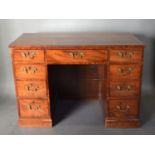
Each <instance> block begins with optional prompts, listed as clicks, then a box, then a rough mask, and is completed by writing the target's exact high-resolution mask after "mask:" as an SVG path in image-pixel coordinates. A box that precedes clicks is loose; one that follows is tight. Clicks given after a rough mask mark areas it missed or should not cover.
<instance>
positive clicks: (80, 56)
mask: <svg viewBox="0 0 155 155" xmlns="http://www.w3.org/2000/svg"><path fill="white" fill-rule="evenodd" d="M106 59H107V53H106V50H47V62H48V63H49V64H104V63H105V61H106Z"/></svg>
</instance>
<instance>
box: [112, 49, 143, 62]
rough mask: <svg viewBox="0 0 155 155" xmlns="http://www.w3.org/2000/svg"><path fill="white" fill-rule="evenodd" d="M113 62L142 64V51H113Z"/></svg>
mask: <svg viewBox="0 0 155 155" xmlns="http://www.w3.org/2000/svg"><path fill="white" fill-rule="evenodd" d="M109 52H110V61H111V62H138V61H139V62H140V61H141V60H142V51H134V50H111V51H109Z"/></svg>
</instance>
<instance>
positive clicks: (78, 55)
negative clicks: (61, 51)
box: [69, 52, 84, 58]
mask: <svg viewBox="0 0 155 155" xmlns="http://www.w3.org/2000/svg"><path fill="white" fill-rule="evenodd" d="M69 56H70V57H71V58H76V57H80V58H83V57H84V53H83V52H69Z"/></svg>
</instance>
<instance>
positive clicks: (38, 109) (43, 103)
mask: <svg viewBox="0 0 155 155" xmlns="http://www.w3.org/2000/svg"><path fill="white" fill-rule="evenodd" d="M19 108H20V117H23V118H24V117H27V118H28V117H31V118H34V117H48V115H49V110H48V109H49V106H48V101H47V100H39V99H20V100H19Z"/></svg>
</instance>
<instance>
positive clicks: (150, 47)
mask: <svg viewBox="0 0 155 155" xmlns="http://www.w3.org/2000/svg"><path fill="white" fill-rule="evenodd" d="M26 32H129V33H133V34H135V35H137V36H138V37H139V38H140V39H141V40H142V41H143V42H144V44H145V45H146V48H145V56H144V69H143V71H144V72H143V87H142V92H143V93H142V94H143V97H142V102H143V104H145V103H144V101H145V102H147V101H149V100H151V101H150V105H151V106H152V107H151V106H150V108H151V109H147V107H145V105H144V109H147V112H146V113H144V115H145V114H146V115H147V114H148V115H149V114H150V111H151V110H153V109H154V108H155V107H154V98H153V95H152V94H153V91H154V87H155V67H154V66H155V20H3V19H1V20H0V88H1V89H0V98H1V100H0V121H1V122H0V133H2V134H3V133H6V134H7V133H10V134H13V133H14V134H18V132H15V131H16V129H18V127H17V126H16V122H15V120H16V119H17V114H16V106H15V92H14V82H13V74H12V66H11V57H10V51H9V48H8V45H9V44H10V43H11V42H12V41H14V40H15V39H16V38H17V37H18V36H20V35H21V34H22V33H26ZM96 108H97V107H96ZM90 109H91V108H90ZM149 110H150V111H149ZM151 114H152V115H153V114H154V111H152V113H151ZM2 115H3V116H2ZM148 115H147V116H146V117H149V116H148ZM152 117H153V116H152ZM10 118H11V119H12V120H11V119H10ZM154 119H155V118H154ZM4 120H5V121H4ZM2 121H3V123H4V124H3V123H2ZM6 122H7V123H6ZM71 122H72V121H71ZM94 122H95V121H94ZM144 122H145V121H144ZM153 122H154V120H153ZM10 124H12V128H13V126H16V129H14V132H12V131H11V129H10V130H9V129H8V132H7V130H5V129H6V128H7V126H8V127H10ZM150 124H151V122H150ZM62 125H63V124H62ZM153 126H154V125H153ZM60 128H61V127H60ZM60 128H59V129H60ZM151 128H152V126H151ZM1 129H2V130H1ZM80 129H81V128H80ZM81 130H82V129H81ZM153 130H154V131H155V129H153ZM24 131H25V130H21V131H19V133H21V134H26V133H27V131H28V130H26V131H25V132H24ZM50 131H51V130H50ZM103 131H111V130H103ZM115 131H117V130H115ZM136 131H138V130H136ZM28 133H29V134H31V132H28ZM33 133H37V132H36V131H34V132H33ZM43 133H46V130H45V132H43ZM49 133H50V134H52V133H51V132H49ZM80 133H81V134H82V131H81V132H80ZM83 133H85V132H83ZM91 133H92V134H93V133H94V134H95V133H97V132H91ZM98 133H100V132H98ZM107 133H108V132H107ZM109 133H111V132H109ZM114 133H115V132H114ZM118 133H121V132H120V130H119V131H118ZM125 133H127V130H126V132H125ZM129 133H130V131H129ZM131 133H132V132H131ZM57 134H59V132H58V133H57ZM60 134H63V132H60ZM76 134H77V133H76ZM102 134H104V133H102ZM105 134H106V132H105ZM116 134H117V132H116Z"/></svg>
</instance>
